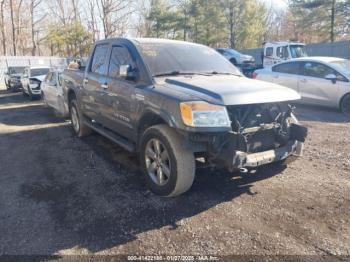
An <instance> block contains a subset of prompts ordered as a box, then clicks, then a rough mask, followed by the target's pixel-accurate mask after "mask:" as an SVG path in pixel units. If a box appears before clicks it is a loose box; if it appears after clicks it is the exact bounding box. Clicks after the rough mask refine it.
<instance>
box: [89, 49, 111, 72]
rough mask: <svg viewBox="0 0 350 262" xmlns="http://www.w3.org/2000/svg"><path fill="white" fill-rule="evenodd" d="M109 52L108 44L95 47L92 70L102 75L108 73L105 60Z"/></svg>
mask: <svg viewBox="0 0 350 262" xmlns="http://www.w3.org/2000/svg"><path fill="white" fill-rule="evenodd" d="M107 53H108V44H101V45H97V46H96V47H95V51H94V56H93V58H92V63H91V68H90V71H91V72H93V73H97V74H100V75H104V74H106V66H105V60H106V57H107Z"/></svg>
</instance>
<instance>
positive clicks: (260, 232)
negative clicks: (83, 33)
mask: <svg viewBox="0 0 350 262" xmlns="http://www.w3.org/2000/svg"><path fill="white" fill-rule="evenodd" d="M26 100H27V99H25V98H23V97H22V95H21V94H7V93H6V92H5V91H1V93H0V254H86V253H98V254H168V255H169V254H174V255H186V254H187V255H188V254H192V255H196V254H199V255H203V254H212V255H215V254H321V255H329V254H335V255H350V119H349V118H345V117H344V116H342V115H341V114H340V113H338V112H337V111H332V110H328V109H322V108H310V107H299V108H298V110H297V115H298V116H299V118H300V119H301V120H302V122H303V123H304V124H305V125H306V126H308V127H309V138H308V140H307V143H306V145H305V156H304V157H303V158H301V159H299V160H298V161H296V162H294V163H292V164H290V165H289V166H288V167H287V168H283V167H278V166H276V165H270V166H267V167H264V168H261V169H260V170H258V171H257V172H256V173H255V174H230V173H229V172H226V171H211V170H209V169H202V170H198V171H197V177H196V180H195V183H194V185H193V187H192V189H191V190H190V191H189V192H188V193H186V194H185V195H183V196H180V197H177V198H173V199H164V198H159V197H157V196H154V195H153V194H151V193H150V192H148V191H147V190H146V188H145V186H144V185H143V183H142V181H141V179H140V171H139V170H138V164H137V159H136V157H135V156H133V155H130V154H128V153H126V152H125V151H124V150H122V149H121V148H119V147H118V146H116V145H114V144H112V143H111V142H109V141H108V140H107V139H105V138H103V137H101V136H100V135H97V134H94V135H92V136H89V137H87V138H84V139H79V138H76V137H74V136H73V133H72V131H71V128H70V126H69V122H68V121H64V120H62V119H60V118H58V117H55V115H54V114H53V112H52V111H51V110H49V109H47V108H45V106H44V105H43V104H42V103H41V102H40V101H35V102H28V101H26Z"/></svg>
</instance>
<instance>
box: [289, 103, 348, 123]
mask: <svg viewBox="0 0 350 262" xmlns="http://www.w3.org/2000/svg"><path fill="white" fill-rule="evenodd" d="M295 113H296V116H297V117H298V119H299V120H301V121H316V122H324V123H347V122H350V115H344V114H343V113H341V112H340V111H339V110H337V109H333V108H327V107H321V106H311V105H301V104H297V105H296V109H295Z"/></svg>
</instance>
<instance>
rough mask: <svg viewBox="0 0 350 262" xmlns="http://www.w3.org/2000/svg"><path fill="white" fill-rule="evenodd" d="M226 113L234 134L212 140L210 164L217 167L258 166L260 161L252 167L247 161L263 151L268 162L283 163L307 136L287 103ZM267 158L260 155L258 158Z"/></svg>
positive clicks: (234, 108) (232, 109)
mask: <svg viewBox="0 0 350 262" xmlns="http://www.w3.org/2000/svg"><path fill="white" fill-rule="evenodd" d="M227 111H228V114H229V117H230V120H231V122H232V123H231V126H232V131H231V132H229V134H227V135H225V136H219V137H215V138H214V139H213V140H212V141H211V143H210V146H209V147H210V148H209V150H208V151H209V156H208V161H209V163H212V164H214V165H224V166H226V167H229V169H234V168H241V167H243V166H245V165H246V164H249V165H253V166H254V165H256V166H258V165H260V164H261V163H262V162H261V161H260V160H256V163H253V164H252V163H248V160H247V158H248V156H249V155H250V156H253V155H254V156H257V155H259V154H260V153H261V152H269V154H270V155H269V156H268V158H269V159H267V160H266V163H267V162H274V161H277V160H282V159H284V158H285V157H286V156H288V155H289V154H291V151H293V152H294V151H295V150H296V146H297V145H298V143H299V144H302V143H303V142H304V141H305V137H306V136H307V129H306V128H305V127H303V126H300V125H299V124H298V122H297V119H296V118H295V116H294V115H293V107H292V106H291V105H289V104H288V103H265V104H251V105H238V106H227ZM284 151H286V152H284ZM287 151H288V152H287ZM287 154H288V155H287ZM260 155H261V154H260ZM277 155H278V156H277ZM266 157H267V156H266V155H265V156H264V155H261V156H259V159H260V158H261V159H263V160H264V159H265V158H266ZM272 158H273V159H272ZM257 159H258V158H257ZM259 161H260V162H259ZM264 161H265V160H264ZM263 164H264V163H263Z"/></svg>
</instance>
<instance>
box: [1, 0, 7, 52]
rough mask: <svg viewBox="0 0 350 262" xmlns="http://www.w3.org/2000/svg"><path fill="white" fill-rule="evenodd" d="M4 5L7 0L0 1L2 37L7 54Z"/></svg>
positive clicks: (4, 50)
mask: <svg viewBox="0 0 350 262" xmlns="http://www.w3.org/2000/svg"><path fill="white" fill-rule="evenodd" d="M4 5H5V0H1V2H0V23H1V39H2V51H3V54H4V55H6V51H7V50H6V37H5V19H4V11H5V10H4Z"/></svg>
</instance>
